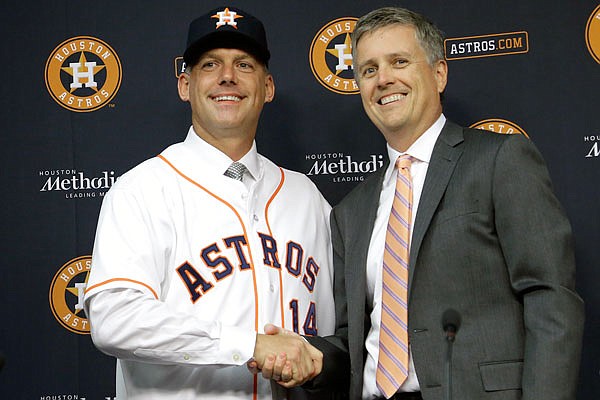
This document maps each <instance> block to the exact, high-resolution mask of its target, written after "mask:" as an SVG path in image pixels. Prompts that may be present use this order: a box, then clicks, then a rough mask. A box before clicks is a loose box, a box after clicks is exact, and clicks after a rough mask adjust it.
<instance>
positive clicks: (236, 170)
mask: <svg viewBox="0 0 600 400" xmlns="http://www.w3.org/2000/svg"><path fill="white" fill-rule="evenodd" d="M246 169H247V168H246V166H245V165H244V164H242V163H241V162H237V161H235V162H233V163H231V165H230V166H229V167H228V168H227V171H225V173H224V174H223V175H225V176H227V177H229V178H231V179H235V180H237V181H241V180H242V178H243V177H244V172H246Z"/></svg>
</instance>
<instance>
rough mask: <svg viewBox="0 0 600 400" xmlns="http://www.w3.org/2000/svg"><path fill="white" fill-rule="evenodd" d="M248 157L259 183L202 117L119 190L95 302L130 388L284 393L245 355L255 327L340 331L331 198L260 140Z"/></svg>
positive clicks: (99, 327)
mask: <svg viewBox="0 0 600 400" xmlns="http://www.w3.org/2000/svg"><path fill="white" fill-rule="evenodd" d="M240 161H242V162H243V163H244V164H246V166H247V168H248V172H247V174H248V173H249V174H250V175H249V179H248V180H247V181H248V182H240V181H236V180H234V179H231V178H228V177H226V176H224V175H223V172H224V171H225V170H226V169H227V167H228V166H229V164H230V163H231V160H230V159H229V158H228V157H227V156H226V155H225V154H223V153H221V152H220V151H218V150H217V149H216V148H214V147H212V146H210V145H209V144H208V143H206V142H205V141H203V140H202V139H200V138H199V137H198V136H197V135H196V134H195V132H194V130H193V128H190V131H189V133H188V136H187V138H186V139H185V141H184V142H182V143H178V144H174V145H172V146H170V147H168V148H167V149H166V150H164V151H163V152H162V153H161V154H160V155H159V156H157V157H155V158H152V159H150V160H147V161H145V162H143V163H142V164H140V165H138V166H137V167H135V168H133V169H132V170H131V171H129V172H127V173H125V174H124V175H123V176H121V177H120V178H119V179H118V180H117V182H116V183H115V184H114V186H113V187H112V188H111V189H110V190H109V192H108V193H107V194H106V197H105V199H104V201H103V204H102V209H101V212H100V217H99V221H98V229H97V233H96V240H95V244H94V251H93V259H92V268H91V273H90V277H89V280H88V283H87V290H86V297H85V304H86V311H87V312H88V317H89V319H90V325H91V330H92V338H93V340H94V342H95V344H96V345H97V346H98V348H99V349H101V350H102V351H104V352H106V353H108V354H111V355H113V356H115V357H117V358H118V361H117V364H118V365H117V399H118V400H125V399H132V400H138V399H139V400H141V399H144V400H151V399H161V400H167V399H177V400H185V399H270V398H272V397H277V396H275V395H274V394H271V390H270V383H269V381H267V380H265V379H263V378H262V377H261V376H258V377H255V376H253V375H252V374H251V373H250V372H249V371H248V370H247V368H246V365H245V363H246V361H248V360H249V359H250V358H251V357H252V354H253V351H254V344H255V340H256V332H262V330H263V327H264V325H265V324H266V323H274V324H276V325H279V326H284V327H285V328H286V329H290V330H294V331H296V332H298V333H300V334H302V335H317V334H319V335H327V334H332V333H333V331H334V325H335V312H334V304H333V290H332V284H333V268H332V264H331V258H332V255H331V244H330V243H331V242H330V233H329V211H330V206H329V204H328V203H327V202H326V200H325V199H324V198H323V197H322V195H321V194H320V193H319V191H318V190H317V188H316V187H315V186H314V184H313V183H312V182H311V181H310V180H309V179H308V178H307V177H306V176H304V175H302V174H300V173H297V172H292V171H288V170H284V169H282V168H279V167H277V166H276V165H275V164H273V163H272V162H271V161H269V160H268V159H266V158H265V157H263V156H261V155H259V154H258V153H257V152H256V147H255V145H254V146H253V148H252V150H251V151H250V152H249V153H248V154H247V155H246V156H244V157H243V158H242V160H240Z"/></svg>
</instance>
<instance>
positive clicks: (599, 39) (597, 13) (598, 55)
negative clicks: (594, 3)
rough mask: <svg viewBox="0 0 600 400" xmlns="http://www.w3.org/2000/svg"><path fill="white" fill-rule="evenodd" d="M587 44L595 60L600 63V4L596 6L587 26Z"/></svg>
mask: <svg viewBox="0 0 600 400" xmlns="http://www.w3.org/2000/svg"><path fill="white" fill-rule="evenodd" d="M585 44H586V45H587V48H588V50H589V51H590V54H591V55H592V57H594V60H596V62H597V63H599V64H600V6H598V7H596V9H595V10H594V12H592V15H590V18H589V19H588V22H587V25H586V27H585Z"/></svg>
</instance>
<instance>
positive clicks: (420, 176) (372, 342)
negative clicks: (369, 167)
mask: <svg viewBox="0 0 600 400" xmlns="http://www.w3.org/2000/svg"><path fill="white" fill-rule="evenodd" d="M445 122H446V118H445V117H444V115H443V114H441V115H440V117H439V118H438V120H437V121H436V122H435V123H434V124H433V125H432V126H431V127H430V128H429V129H427V130H426V131H425V132H424V133H423V134H422V135H421V136H420V137H419V138H418V139H417V140H416V141H415V142H414V143H413V144H412V146H410V148H408V150H407V151H406V152H405V153H400V152H398V151H397V150H395V149H393V148H391V147H390V146H389V144H388V145H387V150H388V156H389V159H390V164H389V166H388V168H387V170H386V171H385V175H384V178H383V186H382V188H381V194H380V197H379V206H378V208H377V217H376V219H375V225H374V227H373V233H372V235H371V241H370V243H369V252H368V255H367V299H368V302H369V305H370V306H371V309H372V311H371V315H370V318H371V330H370V331H369V333H368V335H367V339H366V341H365V346H366V349H367V359H366V361H365V368H364V375H363V378H364V381H363V398H364V399H374V398H378V397H381V396H382V393H381V392H380V391H379V389H378V388H377V384H376V382H375V374H376V371H377V360H378V357H379V327H380V325H381V287H382V281H381V270H382V265H383V250H384V246H385V236H386V230H387V225H388V219H389V216H390V212H391V210H392V201H393V199H394V192H395V189H396V176H397V173H398V171H397V170H396V169H395V162H396V159H397V158H398V157H399V156H400V155H402V154H409V155H410V156H412V157H413V159H414V160H413V163H412V165H411V170H410V173H411V176H412V181H413V213H412V224H413V226H414V221H415V217H416V215H417V210H418V207H419V199H420V197H421V192H422V190H423V183H424V182H425V175H426V174H427V168H428V166H429V160H430V159H431V153H432V152H433V146H434V145H435V142H436V140H437V138H438V136H439V135H440V132H441V131H442V128H443V126H444V124H445ZM411 236H412V230H411ZM409 318H410V315H409ZM409 364H410V365H409V371H408V378H407V379H406V381H405V382H404V384H402V386H400V389H399V390H398V391H400V392H414V391H419V390H420V389H419V381H418V379H417V374H416V372H415V367H414V364H413V360H412V355H411V354H409Z"/></svg>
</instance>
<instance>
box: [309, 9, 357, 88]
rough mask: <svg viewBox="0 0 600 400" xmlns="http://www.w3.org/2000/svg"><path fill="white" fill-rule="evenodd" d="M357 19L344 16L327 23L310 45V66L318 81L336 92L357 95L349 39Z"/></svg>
mask: <svg viewBox="0 0 600 400" xmlns="http://www.w3.org/2000/svg"><path fill="white" fill-rule="evenodd" d="M357 20H358V18H354V17H344V18H338V19H335V20H333V21H331V22H329V23H327V24H326V25H325V26H323V28H321V30H319V32H317V34H316V35H315V37H314V39H313V41H312V44H311V45H310V53H309V61H310V68H311V70H312V73H313V75H314V76H315V78H317V81H318V82H319V83H320V84H321V85H323V86H324V87H325V88H327V89H329V90H331V91H332V92H336V93H339V94H357V93H358V85H357V84H356V81H355V80H354V72H353V69H354V66H353V64H352V40H351V36H350V34H351V33H352V31H353V30H354V26H355V25H356V21H357Z"/></svg>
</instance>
